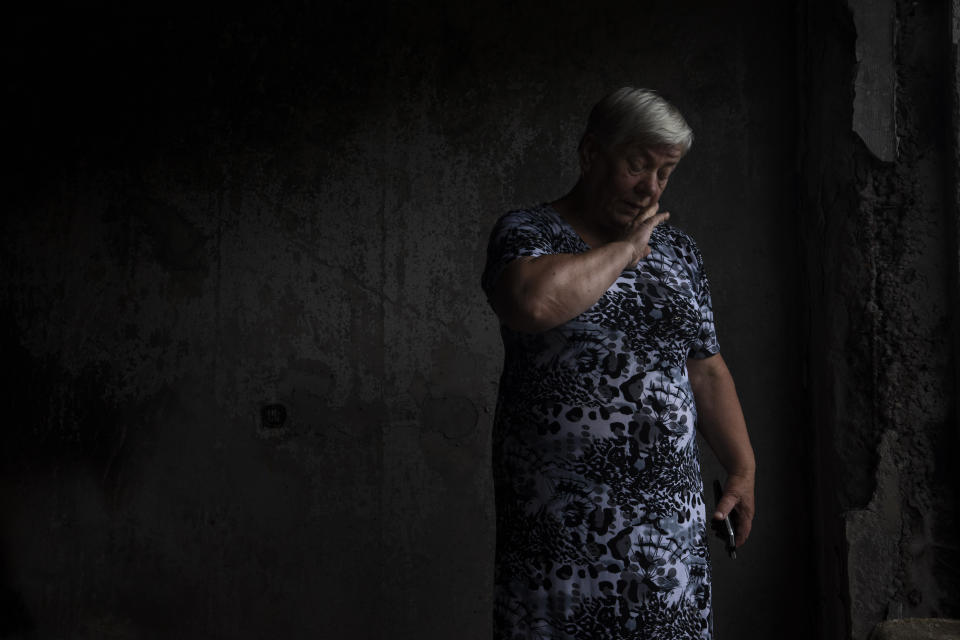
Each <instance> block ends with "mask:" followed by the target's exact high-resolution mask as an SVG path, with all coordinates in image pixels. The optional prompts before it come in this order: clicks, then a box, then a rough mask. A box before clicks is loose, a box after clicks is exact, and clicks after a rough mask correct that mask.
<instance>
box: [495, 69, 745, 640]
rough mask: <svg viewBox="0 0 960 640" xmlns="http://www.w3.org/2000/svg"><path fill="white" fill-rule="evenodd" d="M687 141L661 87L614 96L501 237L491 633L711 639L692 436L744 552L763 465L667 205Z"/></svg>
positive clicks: (697, 263)
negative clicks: (556, 195)
mask: <svg viewBox="0 0 960 640" xmlns="http://www.w3.org/2000/svg"><path fill="white" fill-rule="evenodd" d="M692 141H693V133H692V132H691V130H690V128H689V127H688V126H687V123H686V122H685V121H684V119H683V117H682V116H681V115H680V113H679V112H678V111H677V110H676V108H674V107H673V105H671V104H669V103H668V102H667V101H665V100H664V99H663V98H661V97H660V96H658V95H657V94H656V93H654V92H652V91H649V90H645V89H634V88H630V87H625V88H623V89H620V90H618V91H615V92H614V93H612V94H610V95H608V96H606V97H605V98H603V99H602V100H601V101H600V102H599V103H598V104H597V105H596V106H595V107H594V108H593V110H592V112H591V113H590V118H589V121H588V123H587V129H586V132H585V133H584V135H583V138H582V139H581V142H580V147H579V156H580V169H581V175H580V179H579V181H578V182H577V184H576V185H575V186H574V188H573V190H571V191H570V192H569V193H568V194H567V195H565V196H563V197H562V198H560V199H559V200H557V201H556V202H552V203H550V204H542V205H539V206H534V207H531V208H528V209H521V210H517V211H511V212H509V213H507V214H505V215H504V216H502V217H501V218H500V219H499V220H498V221H497V223H496V226H495V227H494V229H493V232H492V234H491V237H490V244H489V248H488V256H487V265H486V269H485V270H484V273H483V278H482V286H483V289H484V291H485V292H486V294H487V296H488V299H489V301H490V304H491V306H492V307H493V310H494V311H495V312H496V314H497V316H499V318H500V321H501V334H502V337H503V344H504V350H505V364H504V371H503V376H502V378H501V381H500V395H499V398H498V402H497V414H496V418H495V425H494V438H493V465H494V480H495V487H496V509H497V547H496V569H495V587H496V591H495V598H494V600H495V604H494V627H495V637H496V638H498V639H502V640H507V639H510V640H517V639H520V638H524V639H527V638H529V639H534V638H536V639H538V640H539V639H552V640H559V639H561V638H563V639H578V640H596V639H599V638H608V639H613V638H631V639H640V638H657V639H661V638H663V639H666V638H710V637H711V634H712V613H711V594H710V564H709V554H708V548H707V535H706V515H705V505H704V498H703V483H702V480H701V477H700V466H699V461H698V452H697V445H696V438H695V428H699V430H700V432H701V433H702V434H703V436H704V437H705V438H706V440H707V442H708V443H709V444H710V446H711V448H713V450H714V451H715V452H716V454H717V456H718V458H719V459H720V461H721V463H722V464H723V465H724V467H725V469H726V470H727V473H728V477H727V481H726V488H725V491H724V493H723V496H722V498H721V500H720V501H719V503H718V504H717V506H716V511H715V512H714V513H713V518H714V519H723V518H724V517H725V516H727V515H728V514H730V513H731V512H734V515H735V516H736V518H735V520H736V524H737V534H736V544H737V545H740V544H742V543H743V542H744V541H745V540H746V538H747V535H748V534H749V532H750V525H751V520H752V517H753V509H754V502H753V501H754V498H753V483H754V467H755V463H754V456H753V449H752V448H751V445H750V440H749V437H748V435H747V429H746V425H745V423H744V419H743V413H742V412H741V409H740V402H739V400H738V399H737V394H736V390H735V389H734V384H733V379H732V378H731V376H730V372H729V371H728V369H727V367H726V365H725V364H724V362H723V358H722V357H721V356H720V353H719V346H718V344H717V337H716V333H715V330H714V323H713V311H712V308H711V300H710V288H709V285H708V283H707V278H706V274H705V273H704V269H703V263H702V259H701V256H700V252H699V251H698V250H697V247H696V245H695V244H694V242H693V240H692V239H691V238H690V236H688V235H687V234H685V233H684V232H682V231H680V230H679V229H677V228H676V227H673V226H671V225H668V224H665V221H666V220H667V219H668V218H669V214H668V213H660V212H658V207H659V200H660V196H661V194H662V193H663V190H664V189H665V188H666V186H667V181H668V180H669V178H670V174H671V173H672V172H673V171H674V169H675V168H676V167H677V164H678V163H679V162H680V159H681V158H683V156H684V154H686V152H687V151H688V150H689V149H690V145H691V143H692Z"/></svg>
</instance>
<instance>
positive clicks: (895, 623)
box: [870, 618, 960, 640]
mask: <svg viewBox="0 0 960 640" xmlns="http://www.w3.org/2000/svg"><path fill="white" fill-rule="evenodd" d="M958 639H960V620H933V619H924V618H906V619H903V620H890V621H888V622H882V623H880V624H878V625H877V626H876V627H875V628H874V630H873V631H872V632H871V633H870V640H958Z"/></svg>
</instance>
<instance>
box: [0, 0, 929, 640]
mask: <svg viewBox="0 0 960 640" xmlns="http://www.w3.org/2000/svg"><path fill="white" fill-rule="evenodd" d="M796 19H797V17H796V9H795V8H794V7H793V6H791V5H789V4H779V3H760V2H743V3H735V4H733V5H730V4H724V5H723V6H718V4H717V3H712V2H699V1H692V0H687V1H683V2H671V3H667V2H662V3H661V2H650V3H632V4H630V3H627V4H625V3H614V2H601V3H599V4H590V5H587V4H583V5H581V6H574V5H570V6H569V7H568V6H564V5H561V6H558V5H557V4H556V3H547V2H525V3H494V2H486V3H471V4H469V5H466V6H463V7H458V6H456V5H455V4H453V3H446V4H442V5H439V4H437V5H435V4H433V3H427V2H410V3H392V2H379V3H373V4H369V3H368V4H365V5H363V6H362V7H361V6H355V5H353V4H348V3H330V4H327V5H325V6H324V7H323V8H319V7H308V6H307V5H305V4H300V3H289V4H282V5H276V6H271V7H269V8H266V7H264V8H263V9H261V10H258V11H254V12H248V13H238V12H237V11H235V10H231V11H225V10H219V9H218V10H214V9H202V8H200V9H198V8H196V7H194V8H192V9H191V10H190V11H189V12H178V11H175V10H174V9H173V8H170V7H167V6H166V5H164V6H158V8H155V9H132V8H128V9H123V8H112V9H107V8H104V7H94V8H86V9H84V10H82V11H81V10H79V9H75V10H67V11H65V12H60V13H56V14H54V13H48V12H45V11H42V10H36V11H30V10H21V11H20V13H18V14H16V15H15V16H13V17H12V18H11V21H10V23H9V24H10V25H11V26H10V27H9V31H10V34H9V37H7V38H5V42H4V45H3V46H4V48H5V53H4V55H5V59H6V60H7V61H8V62H9V64H10V69H9V73H8V74H7V77H6V80H5V88H4V92H5V103H6V104H7V105H8V107H9V108H10V109H11V115H10V117H9V118H7V122H6V123H5V125H4V126H5V127H6V135H7V140H9V141H10V144H11V146H10V150H9V153H8V156H9V157H10V158H11V159H13V160H14V161H15V167H14V168H13V169H12V170H10V171H9V172H7V173H6V175H5V182H6V185H5V194H6V204H5V206H4V217H3V223H2V224H3V227H2V236H0V238H2V239H0V243H2V244H0V246H2V268H3V283H4V285H3V288H2V294H0V299H2V302H3V309H4V310H5V313H4V314H3V320H2V326H3V332H2V345H3V346H2V349H3V351H2V357H3V362H4V366H3V376H4V379H3V383H4V384H3V393H4V396H3V403H4V404H3V406H4V408H5V411H6V413H5V421H4V428H3V431H2V444H0V452H2V453H0V455H2V482H0V500H2V503H0V504H2V509H0V636H2V637H9V638H44V639H45V638H117V639H128V638H130V639H132V638H167V637H183V638H210V639H213V638H261V637H270V638H274V637H286V638H393V639H395V638H417V639H424V638H437V639H441V638H460V639H470V638H478V639H480V638H488V637H489V636H490V589H491V583H492V558H493V555H492V554H493V547H492V545H493V523H494V512H493V502H492V491H491V488H492V487H491V479H490V475H489V428H490V423H491V419H492V413H493V409H494V403H495V394H496V386H497V382H498V375H499V370H500V365H501V357H502V352H501V348H500V343H499V335H498V330H497V323H496V319H495V317H494V316H493V314H492V313H491V312H490V310H489V309H488V307H487V306H486V302H485V300H484V299H483V296H482V293H481V292H480V290H479V274H480V271H481V268H482V265H483V260H484V250H485V245H486V238H487V233H488V231H489V229H490V227H491V225H492V224H493V222H494V220H495V219H496V217H497V216H498V215H500V214H501V213H502V212H504V211H506V210H507V209H509V208H512V207H517V206H521V205H524V204H530V203H535V202H539V201H543V200H548V199H552V198H555V197H557V196H559V195H561V194H562V193H564V192H565V190H566V189H568V188H569V187H570V186H572V184H573V182H574V180H575V179H576V175H577V165H576V159H575V155H574V151H575V147H576V143H577V140H578V136H579V134H580V131H581V127H582V124H583V121H584V118H585V116H586V113H587V110H588V109H589V107H590V105H591V104H592V103H593V102H594V101H595V100H596V99H598V98H599V97H600V96H601V95H602V94H603V93H604V92H606V91H609V90H611V89H613V88H616V87H618V86H620V85H623V84H635V85H641V86H650V87H654V88H657V89H660V90H661V91H663V92H664V93H665V94H666V95H667V96H668V97H669V98H671V99H672V100H674V101H675V102H676V104H678V105H679V106H680V108H681V109H682V110H683V111H684V112H685V113H686V114H687V116H688V119H689V121H690V123H691V125H692V126H693V128H694V130H695V132H696V135H697V140H696V143H695V145H694V148H693V151H692V152H691V154H690V155H689V156H688V158H687V159H685V160H684V162H683V165H682V166H681V169H680V170H679V171H678V172H677V173H676V174H675V178H674V179H673V180H672V182H671V186H670V188H669V190H668V191H667V194H666V196H665V197H664V200H663V204H664V208H666V209H668V210H670V211H671V212H672V214H673V218H672V220H671V221H672V222H673V223H675V224H677V225H679V226H681V227H682V228H685V229H686V230H688V231H689V232H691V233H692V234H693V235H694V237H696V238H697V239H698V241H699V244H700V246H701V250H702V252H703V254H704V256H705V259H706V262H707V265H708V270H709V273H710V276H711V281H712V284H713V289H714V298H715V306H716V315H717V318H718V325H719V331H720V340H721V345H722V349H723V353H724V356H725V358H726V360H727V362H728V364H729V365H730V367H731V369H732V371H733V373H734V376H735V378H736V380H737V383H738V388H739V391H740V394H741V398H742V401H743V404H744V409H745V412H746V415H747V417H748V422H749V424H750V427H751V429H752V433H753V438H754V443H755V447H756V450H757V456H758V461H759V465H760V467H759V468H760V472H759V478H758V498H759V511H758V518H757V522H756V525H755V529H754V534H753V537H752V539H751V542H750V543H749V546H748V547H746V548H745V549H744V550H743V552H742V553H741V554H740V557H739V559H738V560H737V561H736V562H735V563H734V562H731V561H730V560H728V559H727V558H726V557H725V556H724V555H723V554H722V551H721V550H720V548H719V547H717V548H715V549H714V551H715V553H714V557H715V602H716V616H717V624H718V630H719V637H721V638H722V637H728V636H731V637H732V636H734V635H736V636H738V637H743V638H770V637H779V638H792V637H796V638H808V637H810V634H809V629H808V628H805V627H804V625H802V624H795V623H793V622H790V623H786V624H785V621H802V620H809V619H810V617H811V611H813V610H814V609H815V607H816V597H815V591H814V584H815V569H816V565H815V564H814V563H813V558H814V549H815V545H814V544H813V535H814V528H813V523H814V521H815V518H814V512H813V504H812V499H811V496H812V495H813V480H812V474H811V469H812V464H813V458H812V455H813V449H812V443H813V441H814V434H815V432H816V429H815V428H814V426H813V425H812V424H811V423H810V422H809V421H807V420H805V415H806V413H805V407H806V406H807V405H806V401H805V395H804V389H803V387H802V385H803V375H802V373H803V364H804V362H805V360H804V357H805V356H804V354H805V351H804V339H803V327H804V326H805V325H804V317H808V316H805V313H808V312H806V311H805V307H804V302H803V296H802V295H801V292H803V290H804V285H803V283H804V282H805V281H804V280H803V271H802V268H801V265H802V256H803V254H802V252H801V245H800V242H799V239H798V229H797V222H796V210H797V193H798V190H797V186H798V183H797V180H796V148H797V147H796V144H797V123H798V112H797V101H796V98H797V93H798V90H797V83H796V70H797V59H796V56H795V50H796V33H797V31H796V30H797V22H796ZM925 326H926V325H925ZM937 411H939V409H938V410H937ZM937 416H939V413H938V414H937V415H936V416H932V417H931V419H934V418H937ZM719 473H720V471H719V468H718V466H717V464H716V462H715V461H714V460H713V459H712V457H711V456H710V455H709V453H706V454H705V459H704V475H705V477H706V478H707V480H708V481H709V480H710V479H712V477H713V476H715V475H718V474H719ZM867 480H869V478H867ZM867 480H864V481H863V482H861V483H860V484H862V485H863V487H864V489H863V490H862V491H861V492H860V493H861V494H862V495H860V497H861V498H864V499H866V498H869V495H870V486H871V485H870V484H869V482H868V481H867ZM858 486H859V485H858ZM858 495H859V494H858ZM858 504H861V505H862V504H865V503H863V502H862V501H861V502H860V503H858Z"/></svg>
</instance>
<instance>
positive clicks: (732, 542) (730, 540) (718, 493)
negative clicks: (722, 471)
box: [713, 478, 737, 560]
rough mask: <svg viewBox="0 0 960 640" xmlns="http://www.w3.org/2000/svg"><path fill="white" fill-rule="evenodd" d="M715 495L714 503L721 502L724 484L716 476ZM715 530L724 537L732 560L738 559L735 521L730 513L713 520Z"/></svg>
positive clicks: (714, 481)
mask: <svg viewBox="0 0 960 640" xmlns="http://www.w3.org/2000/svg"><path fill="white" fill-rule="evenodd" d="M713 496H714V503H715V504H719V503H720V498H721V497H723V485H722V484H720V480H718V479H716V478H714V480H713ZM713 528H714V531H716V532H717V535H718V536H719V537H720V538H721V539H724V544H725V546H726V549H727V554H728V555H729V556H730V558H731V559H732V560H736V559H737V536H736V533H735V532H734V530H733V523H732V522H730V514H727V515H726V517H725V518H724V519H723V520H714V521H713Z"/></svg>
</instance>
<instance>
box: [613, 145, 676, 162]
mask: <svg viewBox="0 0 960 640" xmlns="http://www.w3.org/2000/svg"><path fill="white" fill-rule="evenodd" d="M620 152H621V153H622V154H623V155H624V156H627V157H636V156H641V157H644V158H649V159H654V160H659V161H662V162H664V163H669V162H674V163H676V162H679V161H680V159H681V158H682V157H683V148H682V147H681V146H680V145H678V144H668V143H662V144H647V143H642V142H628V143H626V144H624V145H622V147H621V150H620Z"/></svg>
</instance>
